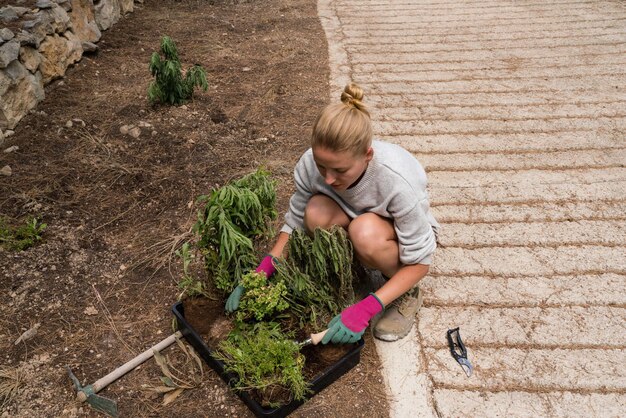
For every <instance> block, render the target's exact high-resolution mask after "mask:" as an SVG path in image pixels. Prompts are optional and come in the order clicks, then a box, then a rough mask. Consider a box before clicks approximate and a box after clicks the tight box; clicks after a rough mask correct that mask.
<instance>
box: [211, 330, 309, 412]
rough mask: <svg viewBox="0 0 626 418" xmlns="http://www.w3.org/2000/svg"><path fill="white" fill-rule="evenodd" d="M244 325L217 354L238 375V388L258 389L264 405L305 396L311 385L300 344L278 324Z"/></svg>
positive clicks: (227, 340) (224, 342) (276, 404)
mask: <svg viewBox="0 0 626 418" xmlns="http://www.w3.org/2000/svg"><path fill="white" fill-rule="evenodd" d="M241 325H242V327H243V328H237V329H235V331H233V332H231V333H230V335H229V336H228V338H227V339H226V340H224V341H222V342H221V343H220V345H219V347H218V350H217V351H216V352H214V353H213V356H214V357H215V358H217V359H218V360H221V361H222V362H224V366H225V369H226V370H227V371H229V372H234V373H236V374H237V376H238V380H237V383H236V384H235V389H237V390H246V391H256V394H257V395H258V397H259V398H260V400H261V404H262V405H263V406H270V407H277V406H279V405H280V404H281V403H287V402H289V401H290V400H291V399H296V400H301V399H303V398H304V397H305V395H306V394H307V393H308V392H309V387H308V383H307V382H306V381H305V379H304V376H303V372H302V370H303V367H304V360H305V359H304V356H303V355H302V354H301V353H300V348H299V347H298V344H296V343H295V342H294V341H293V340H292V339H291V338H290V336H289V335H286V334H284V333H282V332H281V331H280V330H279V328H278V326H277V325H276V324H275V323H266V322H259V323H257V324H254V325H253V326H246V325H243V324H241ZM281 395H283V396H281ZM285 395H286V396H285Z"/></svg>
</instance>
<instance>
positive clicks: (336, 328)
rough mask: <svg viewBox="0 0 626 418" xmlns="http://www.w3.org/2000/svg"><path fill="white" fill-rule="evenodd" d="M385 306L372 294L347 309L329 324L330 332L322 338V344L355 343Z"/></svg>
mask: <svg viewBox="0 0 626 418" xmlns="http://www.w3.org/2000/svg"><path fill="white" fill-rule="evenodd" d="M384 308H385V306H384V305H383V303H382V302H381V301H380V299H378V297H377V296H376V295H375V294H373V293H370V294H369V296H368V297H366V298H365V299H363V300H362V301H360V302H359V303H356V304H354V305H352V306H349V307H347V308H346V309H344V310H343V312H341V314H339V315H337V316H335V317H334V318H333V319H332V320H331V321H330V323H329V324H328V331H326V334H325V335H324V338H322V344H328V343H329V342H332V343H334V344H348V343H355V342H357V341H358V340H359V339H361V337H362V336H363V333H364V332H365V328H367V325H368V324H369V322H370V319H372V318H373V317H374V315H376V314H377V313H378V312H380V311H381V310H383V309H384Z"/></svg>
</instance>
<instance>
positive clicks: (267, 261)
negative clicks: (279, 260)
mask: <svg viewBox="0 0 626 418" xmlns="http://www.w3.org/2000/svg"><path fill="white" fill-rule="evenodd" d="M274 260H275V259H274V257H273V256H271V255H269V254H268V255H266V256H265V257H263V260H261V264H259V266H258V267H257V268H256V270H255V272H256V273H261V272H262V273H265V276H266V277H267V278H268V279H269V278H270V277H272V276H273V275H274V273H276V267H274ZM245 290H246V289H245V288H244V287H243V286H241V285H239V286H237V287H236V288H235V290H233V291H232V293H231V294H230V296H228V299H227V300H226V308H225V309H226V312H228V313H232V312H234V311H236V310H237V308H238V307H239V300H240V299H241V295H243V292H245Z"/></svg>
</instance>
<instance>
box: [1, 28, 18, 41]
mask: <svg viewBox="0 0 626 418" xmlns="http://www.w3.org/2000/svg"><path fill="white" fill-rule="evenodd" d="M14 37H15V34H13V32H11V29H9V28H2V29H0V39H2V40H3V41H10V40H11V39H13V38H14Z"/></svg>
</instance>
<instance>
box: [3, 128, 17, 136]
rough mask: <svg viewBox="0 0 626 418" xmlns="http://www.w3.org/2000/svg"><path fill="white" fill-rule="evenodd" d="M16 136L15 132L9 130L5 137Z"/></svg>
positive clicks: (5, 132)
mask: <svg viewBox="0 0 626 418" xmlns="http://www.w3.org/2000/svg"><path fill="white" fill-rule="evenodd" d="M14 134H15V131H12V130H11V129H7V130H6V131H4V137H5V138H8V137H10V136H13V135H14Z"/></svg>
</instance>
